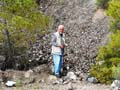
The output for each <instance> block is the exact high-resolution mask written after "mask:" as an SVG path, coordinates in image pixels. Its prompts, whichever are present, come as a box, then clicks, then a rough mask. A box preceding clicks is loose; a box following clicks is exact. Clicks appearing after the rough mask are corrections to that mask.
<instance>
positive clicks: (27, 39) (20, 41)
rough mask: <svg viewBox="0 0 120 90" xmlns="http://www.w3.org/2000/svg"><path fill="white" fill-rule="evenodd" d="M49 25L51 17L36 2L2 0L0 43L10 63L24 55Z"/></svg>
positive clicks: (0, 8)
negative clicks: (16, 56)
mask: <svg viewBox="0 0 120 90" xmlns="http://www.w3.org/2000/svg"><path fill="white" fill-rule="evenodd" d="M49 24H50V17H48V16H46V15H43V14H42V13H41V12H40V11H39V10H38V6H37V4H36V2H35V0H0V38H1V39H0V43H2V46H3V47H4V52H5V53H4V54H5V55H6V59H7V60H9V61H8V62H10V61H11V60H12V59H13V57H12V56H14V55H15V54H18V55H20V54H21V53H24V52H25V51H26V49H27V48H29V45H30V44H31V43H33V42H34V40H35V36H36V35H37V34H40V33H41V32H42V31H45V30H46V29H47V28H48V27H49Z"/></svg>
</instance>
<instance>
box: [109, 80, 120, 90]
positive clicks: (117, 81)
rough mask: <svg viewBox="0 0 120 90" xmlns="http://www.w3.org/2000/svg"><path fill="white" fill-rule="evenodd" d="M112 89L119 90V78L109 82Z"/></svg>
mask: <svg viewBox="0 0 120 90" xmlns="http://www.w3.org/2000/svg"><path fill="white" fill-rule="evenodd" d="M111 89H112V90H119V89H120V80H114V81H113V83H112V84H111Z"/></svg>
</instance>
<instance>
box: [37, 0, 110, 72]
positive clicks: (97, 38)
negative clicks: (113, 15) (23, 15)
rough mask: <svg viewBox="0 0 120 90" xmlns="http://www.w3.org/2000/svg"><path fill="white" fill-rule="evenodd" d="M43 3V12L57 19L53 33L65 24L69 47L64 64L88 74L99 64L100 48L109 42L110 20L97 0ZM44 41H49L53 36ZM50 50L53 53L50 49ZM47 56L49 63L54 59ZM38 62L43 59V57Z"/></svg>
mask: <svg viewBox="0 0 120 90" xmlns="http://www.w3.org/2000/svg"><path fill="white" fill-rule="evenodd" d="M39 1H40V3H42V2H44V4H40V9H41V10H42V11H43V12H44V13H45V14H47V15H49V16H51V17H52V18H53V20H54V25H53V28H52V30H51V32H54V31H55V30H56V27H57V26H58V25H59V24H63V25H65V33H66V41H67V43H68V47H67V48H66V52H65V53H66V56H65V57H64V58H65V59H64V61H65V64H64V65H65V66H69V67H70V69H72V70H75V71H79V70H81V71H83V72H87V71H88V69H89V68H90V65H91V64H93V63H95V58H96V56H97V54H98V48H99V47H100V46H101V45H104V44H105V43H106V42H107V40H108V39H109V31H108V30H109V20H108V18H107V17H106V16H105V13H104V11H103V10H101V9H99V10H98V9H97V8H96V6H95V0H50V1H47V0H46V2H47V3H46V2H45V1H43V0H39ZM44 39H45V40H47V41H48V42H49V39H50V35H47V36H45V38H44ZM42 44H43V43H42ZM46 45H47V44H46ZM43 46H44V48H46V46H45V45H43ZM46 51H47V52H50V48H49V49H47V50H46ZM46 56H47V58H46V59H45V60H50V59H51V58H50V54H48V53H47V54H46V55H44V57H46ZM38 60H42V56H41V59H39V58H38Z"/></svg>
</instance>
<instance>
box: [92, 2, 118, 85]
mask: <svg viewBox="0 0 120 90" xmlns="http://www.w3.org/2000/svg"><path fill="white" fill-rule="evenodd" d="M109 4H110V5H109V8H108V10H107V11H106V12H107V15H108V16H110V18H111V30H112V31H113V33H112V34H111V36H110V39H111V40H110V42H109V43H108V44H107V45H105V46H103V47H101V48H100V49H99V54H98V56H97V58H96V60H97V61H96V64H95V65H93V66H92V68H91V70H90V73H91V75H93V76H95V77H96V78H97V79H98V81H99V82H101V83H107V84H109V83H111V82H112V80H114V79H120V28H118V27H116V26H117V25H118V24H119V23H120V15H119V13H120V2H119V1H117V0H112V1H111V2H110V3H109Z"/></svg>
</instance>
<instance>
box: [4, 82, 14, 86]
mask: <svg viewBox="0 0 120 90" xmlns="http://www.w3.org/2000/svg"><path fill="white" fill-rule="evenodd" d="M15 84H16V82H14V81H7V82H6V83H5V85H6V86H8V87H12V86H15Z"/></svg>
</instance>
